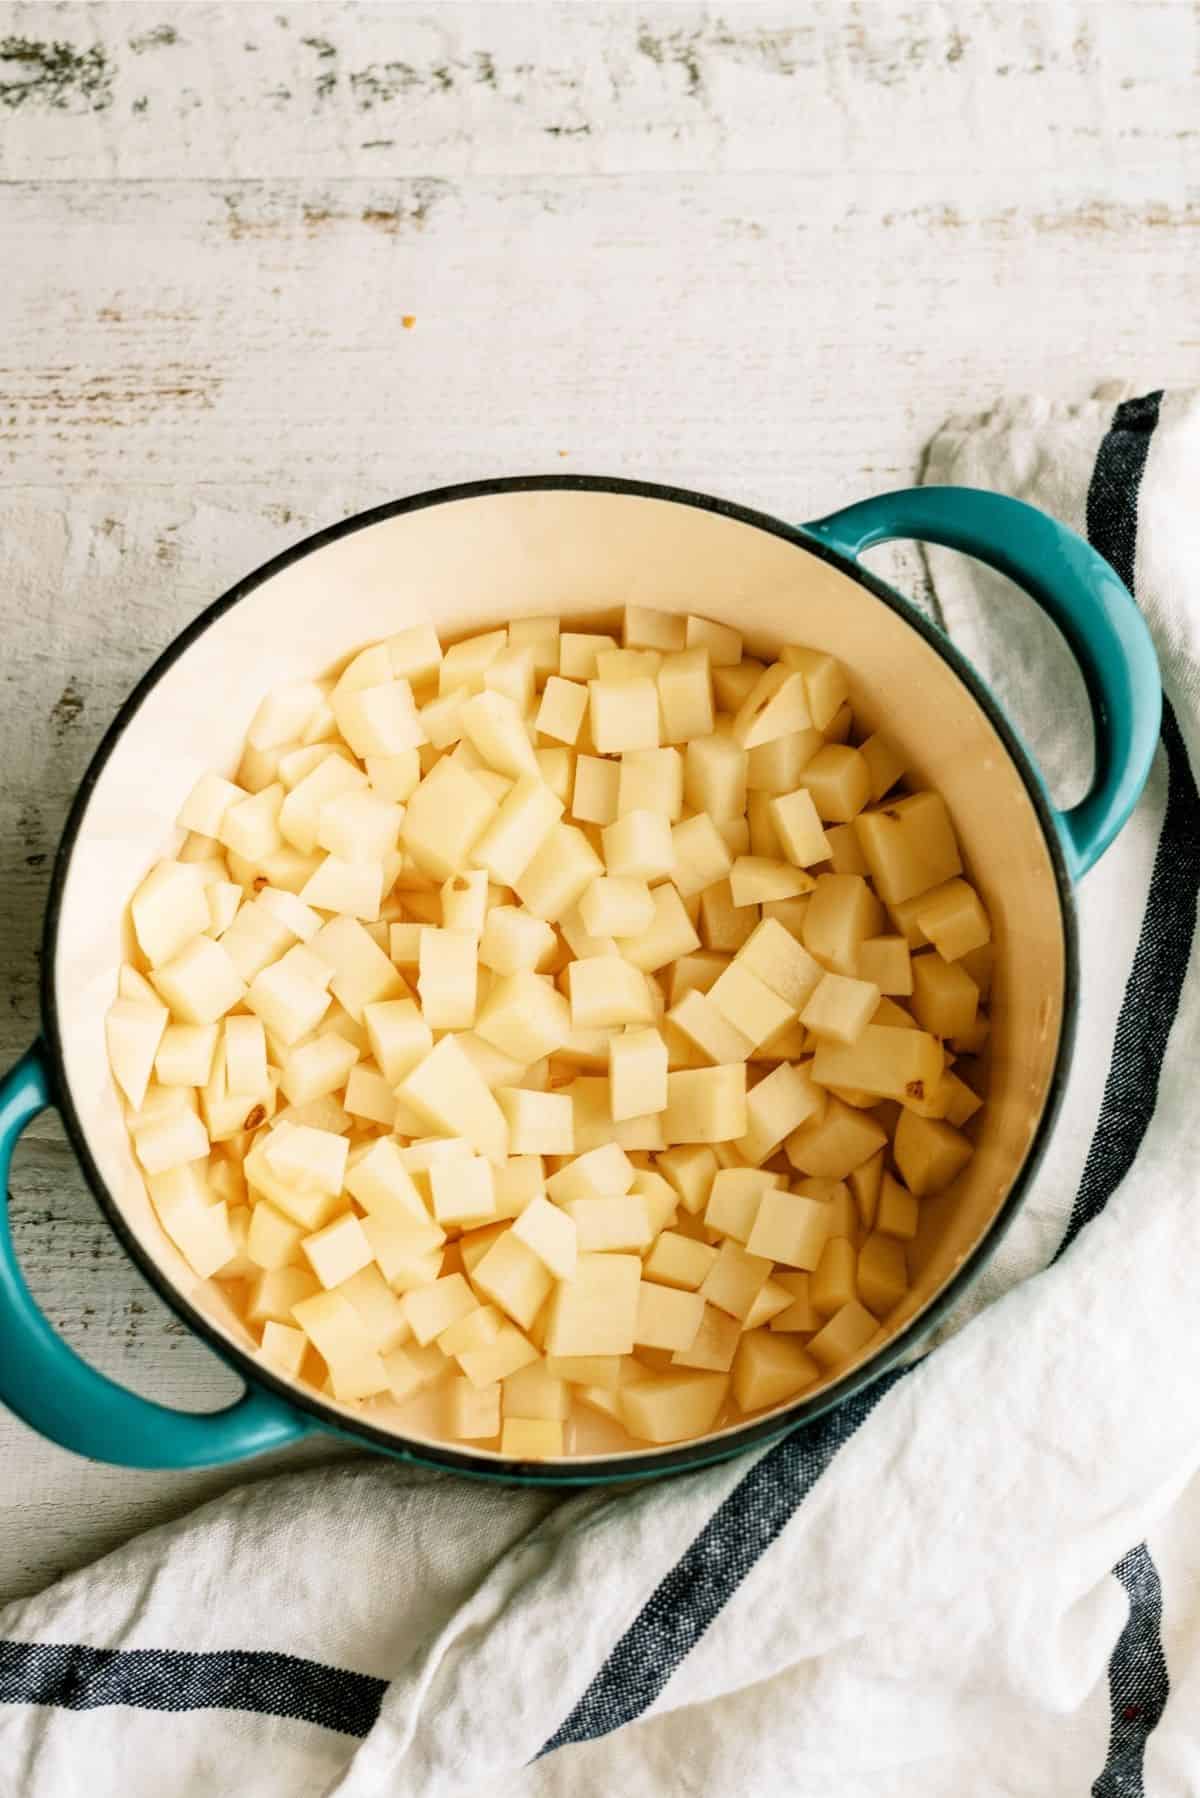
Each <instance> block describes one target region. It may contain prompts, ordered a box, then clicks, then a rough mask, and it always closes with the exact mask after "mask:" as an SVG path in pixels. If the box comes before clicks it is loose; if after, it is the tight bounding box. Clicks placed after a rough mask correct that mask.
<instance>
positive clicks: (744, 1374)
mask: <svg viewBox="0 0 1200 1798" xmlns="http://www.w3.org/2000/svg"><path fill="white" fill-rule="evenodd" d="M820 1377H821V1370H820V1368H819V1367H818V1366H817V1363H816V1362H815V1361H814V1360H813V1358H812V1356H811V1355H809V1354H808V1353H807V1352H806V1351H805V1350H804V1349H803V1348H801V1346H800V1344H799V1343H798V1342H794V1341H792V1340H791V1338H790V1337H788V1336H780V1335H772V1334H770V1333H769V1332H768V1331H766V1330H764V1329H756V1330H752V1331H750V1332H748V1333H747V1334H746V1335H744V1336H743V1337H742V1339H741V1342H740V1343H739V1345H738V1351H737V1354H736V1355H735V1356H734V1361H733V1380H732V1386H733V1397H734V1402H735V1403H736V1405H737V1407H738V1409H739V1410H740V1411H744V1412H750V1411H765V1410H767V1409H769V1408H770V1407H771V1406H772V1405H782V1404H783V1403H784V1402H785V1401H786V1400H787V1399H790V1398H795V1397H796V1396H797V1395H798V1394H799V1393H801V1392H803V1391H805V1390H806V1388H807V1387H809V1386H815V1385H816V1383H817V1381H818V1380H819V1379H820Z"/></svg>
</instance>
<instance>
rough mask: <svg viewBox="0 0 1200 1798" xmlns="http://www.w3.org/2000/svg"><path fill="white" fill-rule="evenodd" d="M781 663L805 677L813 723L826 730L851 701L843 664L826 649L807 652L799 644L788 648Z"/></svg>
mask: <svg viewBox="0 0 1200 1798" xmlns="http://www.w3.org/2000/svg"><path fill="white" fill-rule="evenodd" d="M779 659H780V661H781V662H782V663H783V664H784V665H785V667H788V668H795V669H797V670H798V671H799V672H800V673H801V674H803V676H804V688H805V692H806V693H807V695H808V709H809V711H810V712H811V713H812V721H813V723H814V724H815V725H816V727H817V729H818V730H827V729H828V728H829V726H830V725H831V724H832V723H833V720H834V718H835V717H836V716H837V714H838V712H839V711H840V710H841V708H842V707H843V706H844V705H846V704H847V702H848V700H849V697H850V683H849V681H848V680H847V678H846V670H845V669H844V668H843V666H842V664H841V663H840V662H839V661H838V659H837V657H836V656H831V655H829V654H828V653H827V652H826V651H825V650H823V649H806V648H803V647H801V645H799V644H796V643H789V644H787V645H785V647H784V648H783V649H781V650H780V652H779Z"/></svg>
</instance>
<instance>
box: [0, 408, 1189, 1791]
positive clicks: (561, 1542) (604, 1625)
mask: <svg viewBox="0 0 1200 1798" xmlns="http://www.w3.org/2000/svg"><path fill="white" fill-rule="evenodd" d="M926 478H927V479H929V480H935V481H951V482H959V483H968V484H974V485H979V486H985V487H993V488H997V489H1000V490H1002V491H1004V492H1008V493H1013V494H1017V495H1020V496H1021V497H1023V498H1026V499H1029V500H1032V501H1033V502H1035V503H1037V504H1040V505H1043V506H1045V507H1046V508H1047V509H1049V510H1050V511H1052V512H1055V513H1057V515H1058V516H1060V517H1061V518H1063V519H1065V520H1066V522H1067V523H1069V524H1071V525H1073V526H1074V527H1075V528H1076V529H1077V530H1080V531H1084V532H1086V534H1087V535H1088V536H1089V537H1090V538H1091V540H1092V541H1093V542H1094V543H1095V544H1096V545H1097V547H1098V548H1100V549H1101V550H1102V551H1103V553H1104V554H1105V555H1107V556H1108V557H1109V559H1110V560H1111V561H1112V562H1113V563H1114V565H1115V566H1116V567H1117V569H1118V571H1119V572H1120V573H1121V574H1122V576H1123V577H1124V578H1125V579H1126V580H1127V581H1128V582H1129V583H1130V584H1131V585H1132V586H1133V587H1134V589H1135V591H1136V594H1137V597H1138V600H1139V603H1140V604H1141V606H1142V607H1143V610H1144V611H1145V613H1146V615H1147V617H1148V619H1149V621H1150V624H1151V627H1152V629H1153V631H1154V634H1155V639H1156V641H1157V644H1158V648H1159V653H1160V655H1161V657H1162V663H1163V672H1164V680H1165V687H1166V695H1167V709H1166V714H1165V720H1164V726H1163V740H1162V748H1161V751H1160V754H1159V757H1158V760H1157V763H1156V766H1155V770H1154V773H1153V776H1152V778H1151V781H1150V784H1149V787H1148V790H1147V793H1146V796H1145V798H1144V799H1143V801H1142V803H1141V805H1140V806H1139V808H1138V811H1137V814H1136V816H1135V817H1134V819H1133V820H1132V821H1131V823H1130V825H1129V827H1128V828H1127V829H1126V830H1125V831H1124V832H1123V834H1122V836H1121V837H1120V839H1119V840H1118V842H1117V843H1116V845H1115V846H1114V847H1113V848H1112V849H1111V850H1110V852H1109V854H1108V855H1107V856H1106V857H1105V859H1104V861H1103V862H1102V863H1101V864H1100V866H1099V867H1098V868H1097V869H1096V870H1094V872H1093V873H1092V874H1090V875H1089V876H1088V878H1087V880H1086V881H1085V882H1084V884H1083V887H1082V890H1081V894H1080V912H1081V931H1082V969H1083V976H1082V982H1081V988H1082V996H1081V1012H1080V1028H1079V1034H1078V1048H1077V1051H1076V1055H1075V1061H1074V1065H1073V1066H1072V1069H1071V1073H1070V1080H1069V1086H1068V1091H1067V1096H1066V1102H1065V1105H1064V1108H1063V1112H1062V1116H1061V1120H1060V1122H1059V1124H1058V1127H1057V1129H1056V1131H1055V1133H1054V1138H1053V1141H1052V1144H1051V1146H1050V1149H1049V1151H1048V1153H1047V1155H1046V1158H1045V1161H1044V1162H1043V1164H1042V1167H1041V1169H1040V1171H1039V1174H1038V1176H1037V1179H1036V1181H1035V1183H1034V1187H1033V1190H1032V1192H1031V1193H1030V1195H1029V1198H1028V1201H1027V1203H1026V1205H1025V1207H1024V1209H1023V1211H1022V1213H1021V1215H1020V1217H1019V1219H1018V1221H1017V1223H1016V1224H1015V1225H1014V1227H1013V1229H1012V1231H1011V1233H1010V1235H1009V1237H1008V1238H1007V1240H1006V1242H1005V1244H1004V1246H1003V1249H1002V1251H1001V1253H1000V1254H999V1255H998V1256H997V1257H996V1259H995V1261H994V1262H993V1264H992V1267H991V1269H990V1270H989V1272H988V1274H987V1276H986V1278H985V1280H984V1281H983V1282H981V1284H980V1285H979V1287H978V1288H977V1289H976V1291H975V1293H974V1294H973V1295H972V1297H971V1298H970V1300H968V1301H967V1302H966V1303H965V1304H964V1305H963V1306H962V1307H961V1308H960V1309H959V1310H958V1312H957V1313H956V1315H955V1318H954V1319H953V1320H952V1325H951V1326H947V1327H946V1328H944V1329H943V1330H942V1331H941V1332H940V1334H941V1336H942V1337H943V1338H944V1340H943V1341H942V1342H941V1345H940V1346H939V1348H938V1351H937V1353H936V1354H933V1355H931V1356H929V1357H927V1358H924V1359H921V1360H918V1361H916V1362H914V1363H913V1364H912V1365H910V1366H908V1367H906V1368H903V1369H898V1370H895V1371H893V1372H892V1373H890V1374H889V1375H888V1376H887V1377H886V1378H885V1379H884V1380H882V1381H880V1382H879V1383H878V1384H877V1385H876V1386H874V1387H873V1388H871V1389H870V1390H869V1391H867V1392H866V1393H864V1394H862V1395H861V1396H859V1397H858V1398H856V1399H854V1400H852V1401H851V1402H850V1403H849V1404H847V1405H845V1406H843V1407H841V1408H840V1409H839V1410H838V1411H836V1412H835V1413H833V1414H832V1415H830V1416H828V1417H826V1418H824V1419H822V1420H820V1421H819V1422H817V1423H816V1424H815V1425H813V1426H812V1427H810V1428H809V1429H807V1430H805V1431H803V1432H800V1433H797V1434H795V1435H793V1436H791V1437H790V1438H789V1439H787V1440H786V1441H784V1442H782V1443H780V1444H778V1445H776V1446H774V1447H770V1448H768V1449H766V1450H760V1451H759V1452H758V1453H757V1454H754V1455H750V1456H747V1457H745V1458H743V1459H740V1460H738V1461H735V1462H733V1463H731V1464H728V1465H725V1466H722V1467H718V1468H715V1469H711V1470H708V1471H705V1472H701V1473H698V1474H694V1475H690V1476H688V1477H686V1478H682V1479H677V1480H674V1481H668V1482H664V1483H660V1484H656V1485H650V1486H646V1487H643V1488H642V1489H640V1490H635V1491H622V1490H614V1489H608V1490H600V1491H594V1492H585V1493H582V1494H580V1495H578V1496H575V1497H571V1498H567V1499H565V1500H564V1499H556V1498H552V1497H549V1496H547V1495H545V1494H540V1493H537V1492H530V1491H509V1490H504V1489H495V1488H490V1487H482V1486H477V1485H472V1484H468V1483H465V1482H462V1481H458V1480H454V1479H450V1478H441V1477H437V1476H428V1475H420V1474H414V1473H412V1472H411V1471H409V1470H406V1469H405V1468H403V1467H401V1466H399V1465H395V1464H392V1463H389V1462H387V1461H384V1460H357V1461H354V1462H352V1463H350V1464H348V1465H346V1466H342V1467H338V1468H334V1469H330V1470H323V1471H320V1472H306V1473H301V1474H296V1475H292V1476H289V1477H286V1478H281V1479H276V1480H273V1481H267V1482H263V1483H260V1484H251V1485H247V1486H246V1487H244V1488H243V1489H242V1490H241V1491H240V1492H238V1493H235V1494H234V1495H233V1496H232V1497H230V1498H226V1499H223V1500H221V1501H218V1502H216V1503H214V1504H211V1505H208V1506H206V1507H205V1508H204V1509H202V1510H200V1511H198V1512H197V1513H196V1514H195V1515H194V1516H192V1517H190V1518H188V1519H186V1520H185V1521H184V1522H182V1523H180V1524H177V1525H173V1526H171V1527H169V1528H164V1529H159V1530H155V1531H153V1532H151V1533H150V1534H148V1535H146V1536H143V1537H141V1538H140V1539H138V1540H136V1541H134V1542H133V1543H131V1544H130V1545H129V1546H128V1547H127V1548H125V1549H123V1550H121V1551H119V1552H118V1553H116V1554H113V1555H110V1556H108V1557H107V1558H106V1559H104V1560H103V1561H101V1562H99V1563H98V1564H97V1565H96V1566H94V1567H92V1568H89V1569H87V1570H85V1571H83V1572H81V1573H78V1574H75V1575H72V1576H71V1577H69V1578H66V1579H64V1580H61V1581H60V1582H58V1584H56V1585H55V1586H53V1587H51V1588H50V1590H49V1591H48V1592H46V1593H44V1594H42V1595H41V1596H40V1597H38V1598H36V1599H31V1600H28V1601H25V1602H22V1603H18V1604H14V1605H11V1606H9V1607H8V1608H7V1610H6V1611H4V1612H3V1613H0V1638H3V1639H2V1640H0V1791H2V1792H3V1793H4V1794H5V1795H6V1798H7V1795H8V1794H11V1795H12V1798H108V1795H109V1794H112V1795H113V1798H116V1795H117V1794H120V1795H121V1798H224V1795H225V1794H232V1793H235V1792H236V1793H238V1794H239V1795H242V1794H245V1795H246V1798H309V1795H311V1798H318V1795H320V1794H334V1793H336V1794H337V1795H338V1798H385V1795H386V1798H452V1795H453V1798H458V1795H465V1794H472V1795H474V1794H481V1795H482V1794H484V1793H486V1794H487V1798H509V1795H512V1798H611V1795H612V1794H613V1793H616V1792H620V1793H621V1794H622V1795H623V1798H673V1795H675V1794H681V1795H682V1794H705V1795H707V1794H710V1793H717V1792H723V1791H731V1792H737V1793H739V1794H741V1795H744V1798H760V1795H761V1798H768V1795H770V1798H774V1795H775V1794H778V1793H787V1794H789V1798H810V1795H811V1798H817V1795H818V1794H819V1795H820V1798H828V1795H829V1794H830V1793H833V1794H835V1795H836V1798H967V1795H970V1798H992V1795H993V1794H994V1795H995V1798H1000V1794H1020V1798H1061V1795H1063V1794H1066V1793H1087V1792H1089V1791H1090V1792H1092V1793H1093V1794H1095V1795H1096V1798H1131V1795H1136V1794H1140V1793H1143V1792H1145V1793H1148V1794H1152V1795H1153V1798H1195V1795H1196V1793H1197V1792H1200V1730H1198V1729H1197V1721H1196V1720H1197V1718H1198V1717H1200V1474H1198V1467H1200V1302H1198V1301H1197V1296H1196V1287H1197V1278H1198V1274H1200V1153H1198V1151H1200V1126H1198V1124H1197V1117H1198V1114H1200V973H1198V972H1197V971H1196V970H1194V969H1191V970H1190V961H1191V957H1192V945H1193V936H1194V931H1195V921H1196V898H1197V884H1198V873H1200V803H1198V799H1197V790H1196V784H1195V777H1194V772H1193V770H1195V769H1196V768H1197V767H1198V766H1200V761H1198V758H1200V505H1198V501H1200V401H1198V400H1197V399H1196V398H1192V397H1189V396H1183V395H1176V396H1168V397H1166V398H1162V397H1160V396H1158V395H1150V396H1146V397H1143V398H1139V399H1132V400H1129V401H1126V402H1124V403H1123V404H1121V405H1119V406H1117V407H1116V409H1115V411H1114V406H1113V403H1112V401H1111V399H1100V400H1095V401H1090V402H1088V403H1086V404H1083V405H1080V406H1077V407H1062V406H1059V405H1052V404H1049V403H1046V402H1043V401H1030V402H1023V403H1021V404H1017V405H1011V406H1005V407H1000V408H997V409H996V410H995V411H993V412H991V413H989V414H987V415H986V416H984V417H981V418H973V419H955V420H953V421H951V422H950V423H949V424H948V425H947V426H946V427H945V429H944V430H943V431H942V432H941V434H940V435H939V436H938V438H937V439H936V441H935V442H934V444H933V446H932V448H931V451H930V455H929V458H928V463H927V468H926ZM929 566H930V571H931V575H932V590H933V595H934V599H933V603H934V606H935V609H938V610H939V611H940V616H941V619H942V621H943V622H944V624H945V626H946V627H947V628H948V630H949V631H950V632H951V634H952V635H953V636H954V637H955V638H956V639H957V641H958V642H959V643H960V644H961V645H962V646H963V647H964V648H965V650H966V651H967V653H968V654H969V655H970V656H971V658H972V659H973V660H974V661H975V663H976V664H977V666H978V667H980V668H981V669H982V671H983V672H984V673H985V675H986V676H987V677H988V679H989V680H990V681H991V683H992V685H993V687H994V689H995V690H996V692H997V693H998V694H999V695H1000V697H1001V699H1002V700H1003V701H1004V702H1005V703H1006V704H1008V705H1009V706H1010V707H1011V709H1012V712H1013V715H1014V716H1015V718H1016V719H1017V721H1018V723H1019V725H1020V726H1021V728H1022V729H1023V731H1024V733H1025V735H1026V737H1027V739H1028V740H1029V741H1030V743H1031V744H1032V746H1033V748H1034V749H1035V751H1036V752H1037V753H1038V755H1039V756H1040V757H1041V758H1042V760H1043V763H1044V765H1045V766H1046V767H1047V769H1048V770H1049V772H1050V776H1051V779H1052V782H1053V785H1054V788H1055V790H1056V792H1057V793H1058V794H1059V795H1060V796H1061V797H1063V798H1067V797H1070V796H1072V795H1073V794H1077V793H1078V792H1079V791H1080V790H1081V789H1082V787H1083V785H1084V783H1085V781H1086V773H1087V765H1088V759H1089V756H1090V726H1089V723H1088V717H1087V712H1086V708H1085V707H1084V705H1083V703H1082V699H1081V689H1080V685H1079V681H1078V677H1077V675H1076V674H1075V672H1074V669H1073V668H1072V666H1071V664H1070V663H1069V661H1068V660H1066V659H1065V655H1064V652H1063V651H1062V649H1061V646H1060V645H1058V644H1057V642H1056V641H1055V639H1054V636H1053V633H1052V632H1051V631H1050V630H1049V628H1048V627H1047V626H1046V624H1045V623H1044V621H1043V620H1042V619H1041V618H1040V617H1039V616H1038V615H1036V614H1035V613H1034V610H1033V608H1032V607H1031V605H1030V604H1029V602H1028V601H1027V600H1025V599H1023V598H1022V597H1020V596H1018V595H1016V594H1015V593H1014V592H1013V590H1012V589H1011V588H1008V587H1007V585H1006V584H1005V583H1004V582H1002V581H999V580H998V579H996V578H995V577H993V576H991V575H989V574H987V573H986V572H985V571H983V570H982V569H980V568H979V567H978V566H976V565H973V564H969V563H967V562H965V561H963V560H962V559H961V558H958V557H956V556H952V555H949V554H946V553H943V552H940V551H934V552H931V553H930V557H929ZM32 1526H33V1527H36V1521H35V1520H34V1522H33V1525H32Z"/></svg>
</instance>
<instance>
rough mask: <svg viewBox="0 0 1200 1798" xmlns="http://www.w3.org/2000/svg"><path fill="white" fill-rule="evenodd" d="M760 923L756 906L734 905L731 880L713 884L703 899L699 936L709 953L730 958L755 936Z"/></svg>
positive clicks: (701, 898) (702, 895) (701, 902)
mask: <svg viewBox="0 0 1200 1798" xmlns="http://www.w3.org/2000/svg"><path fill="white" fill-rule="evenodd" d="M758 923H759V912H758V907H757V906H756V905H741V906H739V905H735V904H734V902H733V892H732V887H731V884H730V882H729V881H728V880H718V881H714V883H713V885H712V886H710V887H705V889H704V891H703V892H702V893H701V895H700V935H701V937H702V938H703V941H704V946H705V948H706V949H720V950H724V951H726V952H728V953H730V954H736V952H737V951H738V950H739V949H740V948H741V947H742V945H743V943H746V942H748V941H749V939H750V938H751V937H752V936H753V934H754V931H755V927H756V926H757V924H758Z"/></svg>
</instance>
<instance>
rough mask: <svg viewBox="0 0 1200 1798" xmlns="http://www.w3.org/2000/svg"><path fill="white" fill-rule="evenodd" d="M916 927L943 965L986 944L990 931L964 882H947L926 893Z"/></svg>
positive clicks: (972, 890) (984, 916)
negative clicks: (943, 962) (943, 959)
mask: <svg viewBox="0 0 1200 1798" xmlns="http://www.w3.org/2000/svg"><path fill="white" fill-rule="evenodd" d="M916 918H917V923H918V925H919V927H920V929H921V930H922V931H923V932H924V934H925V936H927V937H928V938H929V941H930V942H931V943H932V944H933V946H934V948H935V949H936V950H937V951H938V953H939V954H940V955H942V956H943V957H944V958H945V960H946V961H958V960H959V959H960V958H961V957H962V956H964V955H969V954H970V953H971V952H972V951H973V950H977V949H982V948H983V947H984V945H985V944H987V943H988V942H990V940H991V934H992V927H991V924H990V923H989V922H988V915H987V913H986V912H985V911H984V909H983V905H982V903H981V902H980V899H979V895H978V893H977V892H976V891H975V889H974V887H972V886H970V885H968V883H967V882H966V881H965V880H947V881H945V882H944V883H943V884H942V885H941V886H938V887H935V888H934V889H933V890H932V891H931V892H927V893H926V894H925V895H924V897H923V898H922V900H921V903H920V904H919V905H918V907H917V912H916Z"/></svg>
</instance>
